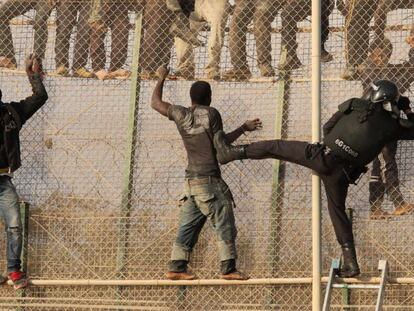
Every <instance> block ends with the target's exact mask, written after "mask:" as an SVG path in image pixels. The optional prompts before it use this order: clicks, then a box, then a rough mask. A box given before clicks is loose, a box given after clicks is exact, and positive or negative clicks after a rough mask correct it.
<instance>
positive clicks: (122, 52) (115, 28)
mask: <svg viewBox="0 0 414 311" xmlns="http://www.w3.org/2000/svg"><path fill="white" fill-rule="evenodd" d="M129 9H130V7H129V3H128V1H125V0H119V1H112V0H93V2H92V13H91V16H90V18H89V23H90V25H91V38H90V40H91V41H90V55H91V60H92V69H93V72H94V74H95V76H96V77H97V78H98V79H100V80H105V79H113V78H118V79H127V78H128V77H129V76H130V75H131V72H130V71H128V70H125V69H123V66H124V65H125V62H126V59H127V54H128V37H129V28H130V24H129V16H128V11H129ZM108 30H111V42H112V44H111V58H110V65H109V70H108V71H106V70H105V65H106V49H105V36H106V34H107V33H108Z"/></svg>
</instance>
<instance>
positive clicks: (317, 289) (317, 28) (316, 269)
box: [312, 0, 322, 311]
mask: <svg viewBox="0 0 414 311" xmlns="http://www.w3.org/2000/svg"><path fill="white" fill-rule="evenodd" d="M320 132H321V0H312V142H319V141H320V136H321V133H320ZM321 257H322V253H321V180H320V178H319V176H318V175H316V174H315V173H314V174H313V175H312V267H313V269H312V270H313V272H312V311H320V310H321V307H322V297H321V270H322V268H321V261H322V260H321Z"/></svg>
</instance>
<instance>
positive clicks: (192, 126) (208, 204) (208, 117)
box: [151, 67, 262, 280]
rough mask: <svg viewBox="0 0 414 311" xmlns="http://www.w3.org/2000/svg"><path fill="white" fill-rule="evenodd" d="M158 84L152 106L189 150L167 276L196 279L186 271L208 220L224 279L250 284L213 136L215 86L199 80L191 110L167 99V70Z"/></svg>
mask: <svg viewBox="0 0 414 311" xmlns="http://www.w3.org/2000/svg"><path fill="white" fill-rule="evenodd" d="M158 74H159V80H158V83H157V85H156V86H155V89H154V92H153V94H152V101H151V106H152V108H153V109H155V110H156V111H157V112H159V113H160V114H161V115H163V116H165V117H168V119H169V120H171V121H174V122H175V124H176V125H177V129H178V131H179V133H180V135H181V137H182V140H183V143H184V147H185V149H186V151H187V158H188V166H187V169H186V171H185V194H184V196H183V197H182V199H181V200H180V206H181V210H180V220H179V228H178V233H177V238H176V240H175V243H174V245H173V250H172V253H171V262H170V268H169V272H168V273H167V275H166V276H167V278H168V279H170V280H192V279H194V278H195V276H194V274H192V273H191V272H189V271H187V265H188V262H189V260H190V254H191V252H192V250H193V248H194V246H195V244H196V243H197V240H198V236H199V234H200V232H201V229H202V228H203V226H204V224H205V222H206V220H207V219H208V220H209V221H210V222H211V224H212V226H213V228H214V230H215V232H216V235H217V244H218V250H219V256H220V261H221V278H223V279H225V280H246V279H248V277H247V276H246V275H244V274H243V273H241V272H240V271H238V270H237V268H236V259H237V253H236V235H237V229H236V223H235V219H234V214H233V207H234V202H233V196H232V194H231V191H230V189H229V187H228V186H227V184H226V183H225V182H224V181H223V179H222V178H221V172H220V167H219V164H218V161H217V158H216V150H215V148H214V145H213V138H214V134H216V133H217V132H219V131H221V130H223V123H222V120H221V116H220V113H219V112H218V111H217V110H216V109H214V108H212V107H210V103H211V87H210V84H209V83H207V82H204V81H197V82H195V83H194V84H193V85H192V86H191V89H190V97H191V106H190V107H183V106H179V105H172V104H170V103H168V102H165V101H163V100H162V93H163V87H164V81H165V78H166V77H167V75H168V69H166V68H164V67H161V68H160V69H159V70H158ZM261 126H262V124H261V122H260V120H259V119H255V120H252V121H246V122H245V123H244V124H243V125H242V126H240V127H239V128H237V129H236V130H234V131H233V132H231V133H229V134H227V135H226V138H227V140H228V141H230V142H233V141H235V140H236V139H238V138H239V137H240V136H241V135H242V134H243V133H244V132H245V131H254V130H256V129H259V128H261Z"/></svg>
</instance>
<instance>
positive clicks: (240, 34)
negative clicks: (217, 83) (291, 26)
mask: <svg viewBox="0 0 414 311" xmlns="http://www.w3.org/2000/svg"><path fill="white" fill-rule="evenodd" d="M284 2H285V0H236V2H235V4H236V6H235V9H234V13H233V17H232V19H231V24H230V31H229V52H230V60H231V64H232V66H233V68H231V69H230V70H228V71H226V72H224V73H223V79H225V80H248V79H250V78H251V76H252V74H251V72H250V69H249V65H248V63H247V50H246V48H247V46H246V44H247V37H246V36H247V33H248V26H249V24H250V22H251V21H252V20H253V24H254V28H253V33H254V37H255V40H256V50H257V63H258V67H259V70H260V73H261V75H262V76H263V77H272V76H274V75H275V70H274V69H273V66H272V40H271V36H272V27H271V24H272V22H273V20H274V19H275V17H276V15H277V13H278V11H279V9H280V8H281V6H282V4H283V3H284Z"/></svg>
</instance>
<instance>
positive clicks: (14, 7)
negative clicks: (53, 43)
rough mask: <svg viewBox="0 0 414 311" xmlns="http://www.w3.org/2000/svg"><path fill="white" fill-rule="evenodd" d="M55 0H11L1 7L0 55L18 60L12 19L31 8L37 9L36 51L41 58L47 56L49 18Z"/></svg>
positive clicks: (35, 21) (35, 22) (35, 25)
mask: <svg viewBox="0 0 414 311" xmlns="http://www.w3.org/2000/svg"><path fill="white" fill-rule="evenodd" d="M53 3H54V2H53V1H46V0H38V1H29V0H9V1H6V2H5V3H4V4H3V5H2V6H1V7H0V42H1V44H0V56H4V57H7V58H10V59H12V60H13V61H14V62H16V58H15V56H14V54H15V53H14V48H13V37H12V32H11V28H10V24H9V23H10V20H11V19H13V18H15V17H17V16H19V15H23V14H24V13H26V12H27V11H29V10H32V9H36V17H35V20H34V25H33V28H34V30H35V35H34V48H33V50H34V53H35V54H36V55H38V56H39V57H40V58H42V59H43V58H44V57H45V51H46V44H47V38H48V29H47V20H48V18H49V15H50V13H51V11H52V10H53V7H54V4H53Z"/></svg>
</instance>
